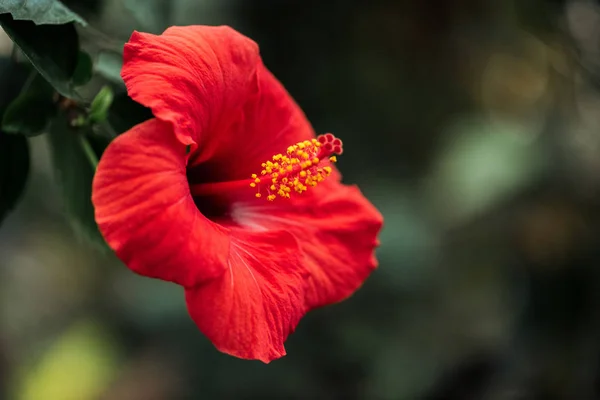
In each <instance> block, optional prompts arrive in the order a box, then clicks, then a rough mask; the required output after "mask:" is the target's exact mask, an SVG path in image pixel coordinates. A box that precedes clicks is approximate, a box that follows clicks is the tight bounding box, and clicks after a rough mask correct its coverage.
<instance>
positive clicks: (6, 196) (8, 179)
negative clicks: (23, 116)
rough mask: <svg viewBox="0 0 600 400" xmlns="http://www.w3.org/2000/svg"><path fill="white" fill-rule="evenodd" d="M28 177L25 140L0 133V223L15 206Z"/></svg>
mask: <svg viewBox="0 0 600 400" xmlns="http://www.w3.org/2000/svg"><path fill="white" fill-rule="evenodd" d="M28 175H29V146H28V145H27V139H26V138H25V137H24V136H14V135H7V134H5V133H4V132H2V131H0V223H1V222H2V220H3V219H4V218H5V217H6V215H7V214H8V213H9V212H10V211H11V210H12V209H13V208H14V207H15V206H16V205H17V202H18V201H19V199H20V198H21V195H22V194H23V190H24V189H25V184H26V182H27V176H28Z"/></svg>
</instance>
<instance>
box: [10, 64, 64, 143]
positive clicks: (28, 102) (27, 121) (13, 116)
mask: <svg viewBox="0 0 600 400" xmlns="http://www.w3.org/2000/svg"><path fill="white" fill-rule="evenodd" d="M53 95H54V90H53V89H52V87H51V86H50V85H49V84H48V82H46V81H45V80H44V78H42V77H41V76H40V75H39V74H37V73H35V72H34V74H33V75H32V76H31V78H30V80H29V81H28V82H27V83H26V84H25V86H24V87H23V90H22V91H21V94H20V95H19V96H18V97H17V98H16V99H15V100H13V102H12V103H11V104H10V105H9V106H8V108H7V109H6V111H5V112H4V116H3V117H2V129H3V130H4V131H5V132H7V133H20V134H23V135H25V136H30V137H31V136H37V135H39V134H42V133H43V132H44V128H46V126H47V125H48V122H49V121H50V119H51V118H52V117H53V116H54V115H55V114H56V104H55V102H54V100H53Z"/></svg>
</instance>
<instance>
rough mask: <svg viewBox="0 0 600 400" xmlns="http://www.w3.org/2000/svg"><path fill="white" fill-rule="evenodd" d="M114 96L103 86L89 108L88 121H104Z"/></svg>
mask: <svg viewBox="0 0 600 400" xmlns="http://www.w3.org/2000/svg"><path fill="white" fill-rule="evenodd" d="M113 98H114V94H113V91H112V89H111V88H110V87H109V86H104V87H103V88H102V89H101V90H100V91H99V92H98V94H97V95H96V97H94V100H93V101H92V105H91V107H90V121H91V122H101V121H106V118H107V116H108V110H109V108H110V106H111V104H112V102H113Z"/></svg>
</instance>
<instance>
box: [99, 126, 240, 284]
mask: <svg viewBox="0 0 600 400" xmlns="http://www.w3.org/2000/svg"><path fill="white" fill-rule="evenodd" d="M185 152H186V150H185V146H184V145H183V144H181V143H180V142H179V141H177V140H176V139H175V136H174V135H173V132H172V131H171V127H170V125H169V124H165V123H163V122H160V121H158V120H155V119H153V120H150V121H147V122H144V123H142V124H140V125H137V126H135V127H134V128H132V129H131V130H130V131H129V132H126V133H125V134H123V135H120V136H119V137H117V138H116V139H115V140H114V141H113V142H112V143H111V144H110V145H109V146H108V148H107V149H106V151H105V152H104V154H103V156H102V159H101V160H100V163H99V165H98V170H97V172H96V176H95V178H94V182H93V191H92V201H93V203H94V206H95V210H96V222H97V223H98V226H99V228H100V231H101V232H102V234H103V235H104V238H105V239H106V242H107V243H108V244H109V246H110V247H111V248H112V249H113V250H114V251H115V252H116V254H117V256H118V257H119V258H120V259H121V260H122V261H123V262H124V263H125V264H126V265H127V266H128V267H129V268H130V269H132V270H133V271H135V272H137V273H139V274H141V275H145V276H149V277H153V278H159V279H163V280H167V281H172V282H176V283H178V284H180V285H183V286H193V285H195V284H197V283H198V282H201V281H203V280H205V279H208V278H213V277H215V276H218V275H221V274H222V273H223V271H224V270H225V269H226V268H227V253H228V251H229V238H228V236H227V234H226V233H225V232H224V231H223V228H221V227H219V226H218V225H216V224H214V223H213V222H211V221H209V220H208V219H207V218H205V217H204V216H203V215H202V214H201V213H200V212H199V211H198V209H197V208H196V205H195V204H194V200H193V199H192V197H191V195H190V190H189V185H188V182H187V179H186V172H185Z"/></svg>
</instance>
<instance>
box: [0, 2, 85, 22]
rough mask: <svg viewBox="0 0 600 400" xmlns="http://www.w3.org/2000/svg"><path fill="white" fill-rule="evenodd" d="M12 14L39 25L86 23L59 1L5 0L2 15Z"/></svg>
mask: <svg viewBox="0 0 600 400" xmlns="http://www.w3.org/2000/svg"><path fill="white" fill-rule="evenodd" d="M5 13H10V14H12V16H13V18H14V19H17V20H29V21H33V23H35V24H37V25H45V24H50V25H61V24H66V23H69V22H79V23H80V24H82V25H83V26H85V25H87V24H86V22H85V21H84V20H83V18H81V17H80V16H79V15H77V14H75V13H74V12H73V11H71V10H69V9H68V8H67V7H66V6H65V5H64V4H62V3H61V2H60V1H58V0H3V1H2V2H1V3H0V14H5Z"/></svg>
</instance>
